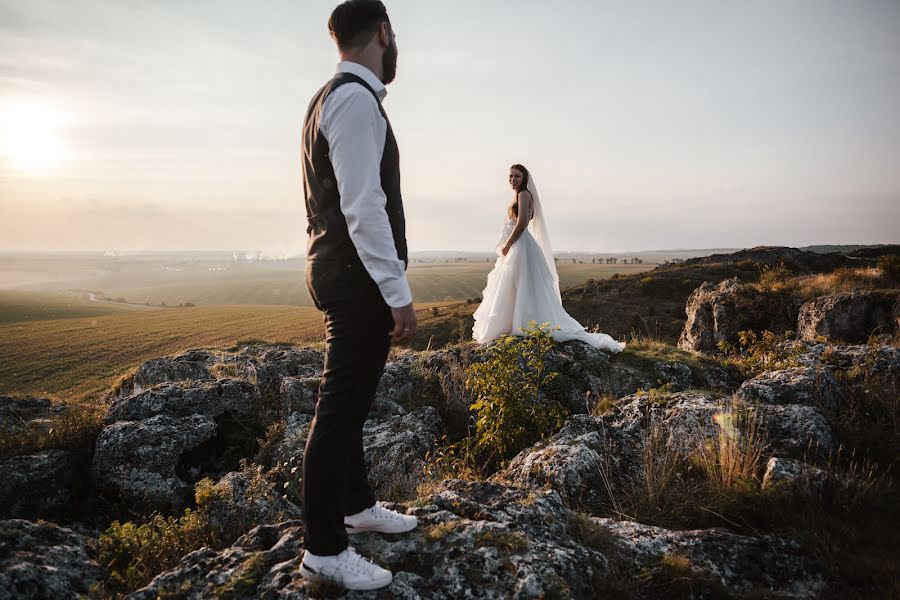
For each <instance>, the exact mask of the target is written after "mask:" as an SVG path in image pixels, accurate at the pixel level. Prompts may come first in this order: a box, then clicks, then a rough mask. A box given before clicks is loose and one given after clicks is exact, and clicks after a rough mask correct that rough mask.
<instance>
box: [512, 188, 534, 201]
mask: <svg viewBox="0 0 900 600" xmlns="http://www.w3.org/2000/svg"><path fill="white" fill-rule="evenodd" d="M516 198H525V199H526V200H531V192H529V191H528V190H519V191H518V192H516Z"/></svg>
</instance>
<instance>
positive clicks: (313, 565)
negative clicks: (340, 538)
mask: <svg viewBox="0 0 900 600" xmlns="http://www.w3.org/2000/svg"><path fill="white" fill-rule="evenodd" d="M300 575H302V576H303V577H304V578H306V579H309V580H318V581H328V582H332V583H336V584H338V585H341V586H343V587H345V588H346V589H348V590H360V591H365V590H377V589H380V588H383V587H385V586H387V585H390V584H391V581H392V580H393V579H394V576H393V575H391V572H390V571H388V570H387V569H382V568H381V567H379V566H378V565H376V564H375V563H373V562H372V561H370V560H368V559H366V558H365V557H362V556H360V555H359V554H357V553H356V550H354V549H353V548H352V547H349V548H347V549H346V550H344V551H343V552H341V553H340V554H338V555H332V556H317V555H315V554H313V553H311V552H310V551H309V550H307V551H306V552H304V554H303V560H302V561H300Z"/></svg>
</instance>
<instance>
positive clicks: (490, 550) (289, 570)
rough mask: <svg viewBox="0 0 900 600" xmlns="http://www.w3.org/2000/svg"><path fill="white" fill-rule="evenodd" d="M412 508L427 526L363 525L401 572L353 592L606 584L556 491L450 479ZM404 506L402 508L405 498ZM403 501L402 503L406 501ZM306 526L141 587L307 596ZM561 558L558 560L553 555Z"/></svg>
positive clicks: (594, 587)
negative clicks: (303, 573)
mask: <svg viewBox="0 0 900 600" xmlns="http://www.w3.org/2000/svg"><path fill="white" fill-rule="evenodd" d="M425 501H426V502H427V504H426V505H425V506H423V507H421V508H417V509H415V510H414V511H412V512H413V513H414V514H416V516H417V517H418V518H419V527H418V528H417V529H415V530H413V531H411V532H409V533H406V534H402V535H395V536H382V535H379V534H369V533H364V534H358V535H355V536H353V538H352V544H353V546H354V547H355V548H356V549H357V551H359V552H360V554H362V555H364V556H369V557H372V558H373V559H375V560H377V561H378V562H379V563H380V564H382V565H383V566H384V567H386V568H388V569H391V570H392V571H393V572H394V581H393V582H392V584H391V585H390V586H389V587H388V588H386V589H385V590H383V591H380V592H378V593H377V594H354V593H346V594H345V597H347V598H371V597H376V596H377V597H385V598H398V597H399V598H433V599H435V600H442V599H446V600H450V599H455V598H463V597H470V598H505V597H507V596H510V595H511V596H512V597H519V598H539V597H551V596H559V597H575V598H591V597H596V596H597V595H598V594H600V593H602V590H601V588H600V587H599V586H602V584H603V578H604V576H605V575H606V564H607V563H606V559H605V557H604V556H603V555H602V554H601V553H600V552H599V551H597V550H596V549H593V548H591V547H588V546H585V545H583V544H582V542H581V541H580V540H579V539H577V538H576V537H574V536H573V535H572V534H571V533H570V527H569V526H568V523H569V522H570V520H571V513H570V512H569V511H568V509H566V508H565V507H564V506H563V505H562V502H561V500H560V498H559V496H557V495H556V494H555V493H553V492H549V493H547V492H535V493H529V492H526V491H522V490H518V489H515V488H510V487H505V486H499V485H494V484H490V483H484V482H482V483H467V482H462V481H454V480H450V481H447V482H444V484H443V485H442V488H441V489H440V490H439V491H438V492H437V493H435V494H434V495H433V496H431V497H430V498H427V499H425ZM398 508H399V507H398ZM401 510H402V509H401ZM302 533H303V531H302V526H301V524H300V523H299V522H297V521H287V522H284V523H281V524H278V525H275V526H262V527H258V528H256V529H254V530H252V531H250V532H249V533H247V534H246V535H244V536H243V537H241V538H240V539H239V540H238V541H237V542H236V543H235V544H234V545H233V546H232V547H230V548H228V549H226V550H224V551H221V552H215V551H213V550H209V549H202V550H198V551H197V552H193V553H191V554H189V555H187V556H186V557H185V558H184V559H183V560H182V561H181V563H180V564H179V565H178V566H177V567H176V568H175V569H173V570H171V571H169V572H166V573H163V574H161V575H159V576H157V577H156V578H155V579H154V580H153V581H152V582H151V583H150V584H149V585H148V586H147V587H146V588H144V589H142V590H139V591H137V592H135V593H134V594H132V595H131V596H130V598H133V599H134V600H145V599H146V600H149V599H151V598H156V597H157V596H159V595H164V594H165V593H166V592H170V591H171V592H174V591H176V590H178V591H179V593H180V597H183V598H187V599H193V598H197V599H200V598H209V597H212V596H214V595H217V594H218V595H222V594H223V593H225V591H226V590H228V589H235V588H238V587H240V589H241V590H242V591H243V593H244V594H246V596H247V597H252V598H267V597H279V598H306V597H308V595H309V593H310V586H309V584H308V582H307V581H306V580H304V579H303V578H301V577H300V575H299V573H298V566H299V561H300V558H301V556H302V552H303V547H302ZM551 557H552V559H551Z"/></svg>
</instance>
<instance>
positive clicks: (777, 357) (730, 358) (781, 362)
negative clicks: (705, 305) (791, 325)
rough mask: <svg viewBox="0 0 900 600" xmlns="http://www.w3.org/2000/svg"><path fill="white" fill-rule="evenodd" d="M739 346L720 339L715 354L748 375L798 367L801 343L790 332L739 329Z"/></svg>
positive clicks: (801, 348) (801, 349)
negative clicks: (759, 332)
mask: <svg viewBox="0 0 900 600" xmlns="http://www.w3.org/2000/svg"><path fill="white" fill-rule="evenodd" d="M738 339H739V346H738V347H735V346H734V345H733V344H731V343H729V342H727V341H726V340H719V343H718V344H717V349H718V355H719V357H721V358H722V359H724V361H725V363H726V364H728V365H733V366H736V367H738V368H739V369H740V370H741V371H743V372H744V374H745V375H746V376H748V377H752V376H754V375H759V374H760V373H762V372H764V371H774V370H778V369H787V368H790V367H798V366H800V360H799V359H800V354H801V353H802V351H803V344H802V342H800V341H799V340H797V339H795V336H794V332H793V331H785V332H784V333H783V334H782V335H778V334H775V333H772V332H771V331H769V330H765V331H763V332H762V335H757V333H756V332H755V331H752V330H746V331H740V332H738Z"/></svg>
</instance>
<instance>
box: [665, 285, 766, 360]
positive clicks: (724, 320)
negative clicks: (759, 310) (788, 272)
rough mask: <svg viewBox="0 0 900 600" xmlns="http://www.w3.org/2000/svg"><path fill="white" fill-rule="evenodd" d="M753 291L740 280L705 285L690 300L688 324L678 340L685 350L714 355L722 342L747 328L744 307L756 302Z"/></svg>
mask: <svg viewBox="0 0 900 600" xmlns="http://www.w3.org/2000/svg"><path fill="white" fill-rule="evenodd" d="M754 297H755V294H754V291H753V290H752V289H750V288H746V287H744V286H741V284H740V283H739V282H738V280H737V278H732V279H726V280H725V281H723V282H721V283H720V284H718V285H714V284H712V283H710V282H704V283H703V284H702V285H701V286H700V287H698V288H697V289H696V290H694V291H693V292H692V293H691V295H690V297H689V298H688V301H687V306H686V307H685V312H686V313H687V321H686V322H685V324H684V329H683V330H682V332H681V337H680V338H679V340H678V347H679V348H681V349H682V350H693V351H699V352H712V351H714V350H715V349H716V344H718V342H719V341H720V340H725V341H731V340H733V339H735V338H736V337H737V333H738V331H741V330H742V329H746V328H747V327H746V323H745V314H744V311H742V307H743V306H745V305H746V304H749V303H751V302H753V300H754Z"/></svg>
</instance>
